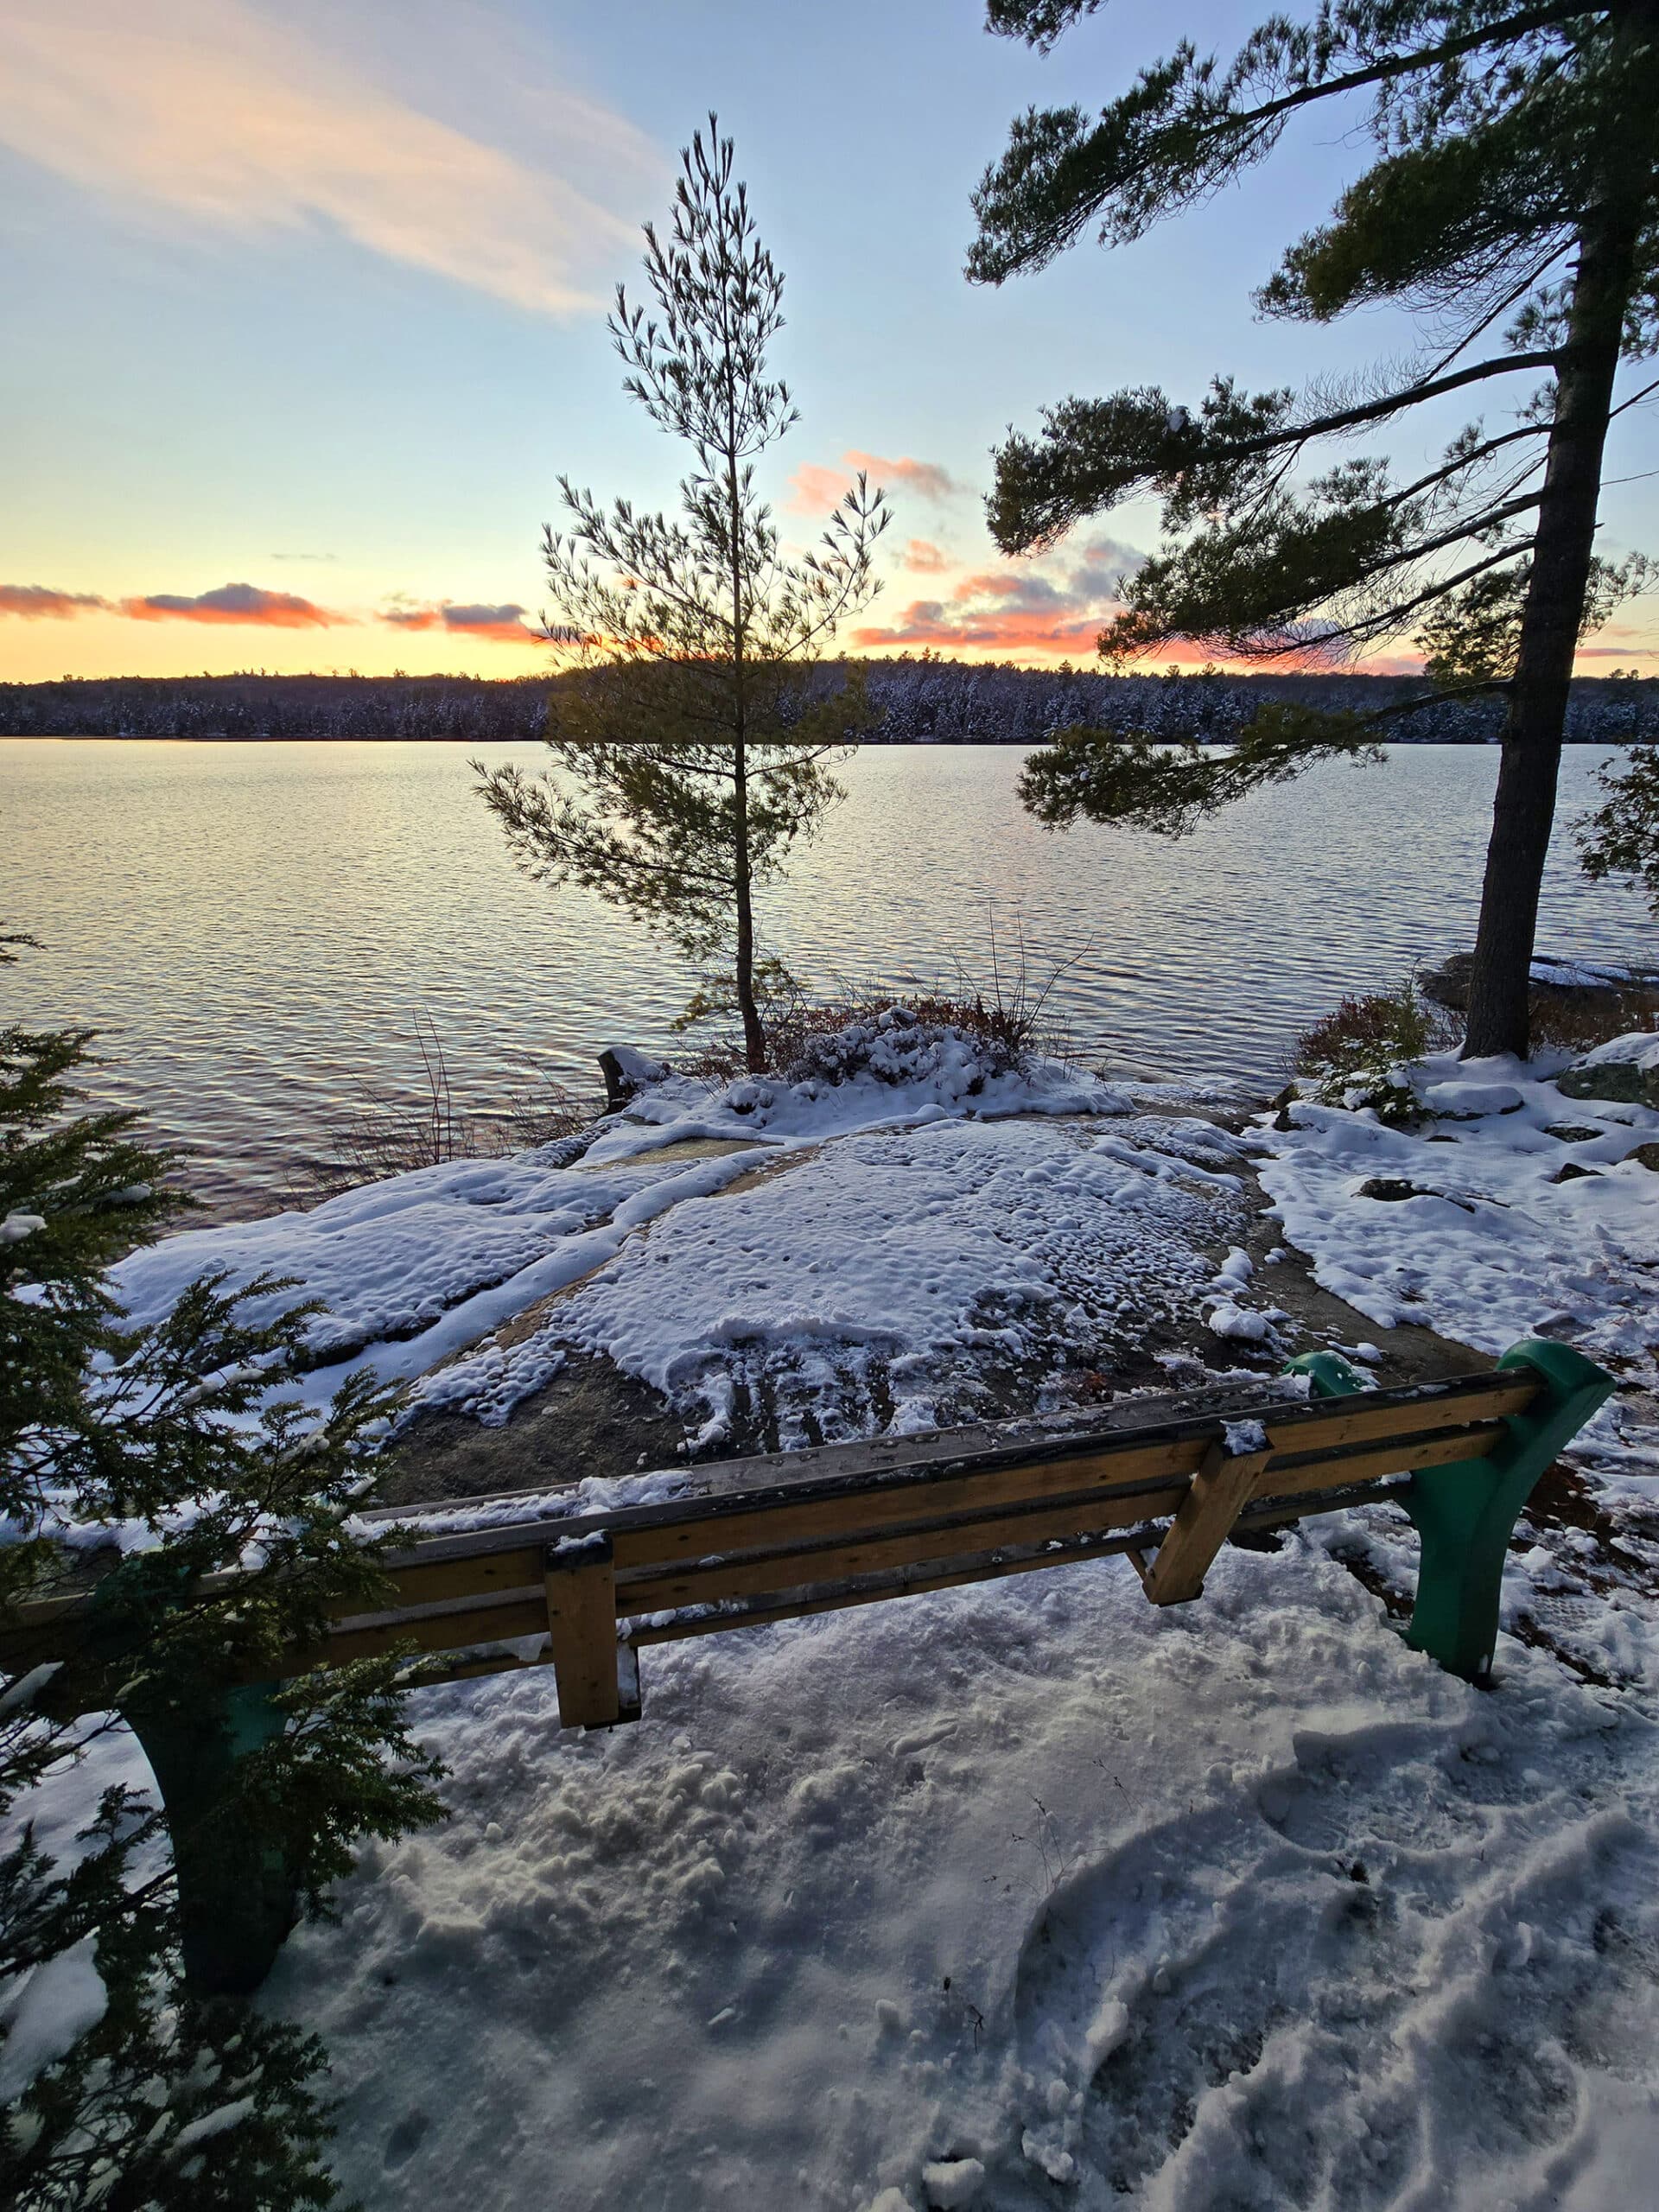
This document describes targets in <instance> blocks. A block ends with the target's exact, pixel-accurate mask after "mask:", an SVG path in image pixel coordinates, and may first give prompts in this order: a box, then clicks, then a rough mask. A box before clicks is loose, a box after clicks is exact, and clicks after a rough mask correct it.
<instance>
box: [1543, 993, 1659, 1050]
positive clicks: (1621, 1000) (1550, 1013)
mask: <svg viewBox="0 0 1659 2212" xmlns="http://www.w3.org/2000/svg"><path fill="white" fill-rule="evenodd" d="M1529 1020H1530V1030H1531V1037H1532V1046H1533V1050H1534V1051H1535V1052H1536V1051H1537V1049H1538V1048H1539V1046H1541V1045H1558V1046H1565V1047H1566V1048H1567V1050H1568V1051H1569V1052H1589V1051H1590V1049H1591V1048H1592V1046H1596V1045H1605V1044H1607V1043H1609V1042H1610V1041H1611V1039H1613V1038H1615V1037H1628V1036H1629V1035H1630V1033H1631V1031H1632V1030H1635V1029H1659V986H1656V985H1654V984H1651V983H1631V984H1630V985H1629V986H1628V988H1624V989H1622V990H1620V989H1613V990H1605V991H1575V990H1562V989H1560V988H1556V987H1554V986H1553V985H1544V984H1535V985H1534V987H1533V992H1532V1010H1531V1014H1530V1017H1529Z"/></svg>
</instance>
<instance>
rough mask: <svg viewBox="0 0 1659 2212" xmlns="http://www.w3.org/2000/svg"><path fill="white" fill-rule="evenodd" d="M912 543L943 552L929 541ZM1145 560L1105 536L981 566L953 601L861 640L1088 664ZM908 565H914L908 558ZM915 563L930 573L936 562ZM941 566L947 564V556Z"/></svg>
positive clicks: (884, 647) (932, 602)
mask: <svg viewBox="0 0 1659 2212" xmlns="http://www.w3.org/2000/svg"><path fill="white" fill-rule="evenodd" d="M912 545H920V546H922V547H924V548H925V552H926V554H928V555H934V556H937V555H938V547H937V546H933V545H931V544H930V543H928V541H927V540H926V539H914V540H912ZM908 551H909V549H908V548H907V549H906V552H907V554H908ZM1140 558H1141V556H1140V555H1139V554H1138V553H1137V552H1136V551H1135V549H1134V547H1133V546H1128V545H1121V544H1119V543H1117V542H1116V540H1115V539H1113V538H1109V537H1100V538H1093V539H1090V540H1088V541H1086V542H1085V543H1083V544H1082V545H1080V546H1079V547H1078V548H1077V551H1076V553H1075V554H1074V555H1072V556H1070V557H1069V558H1058V559H1057V558H1052V557H1051V558H1050V559H1048V560H1046V561H1043V562H1035V561H1028V562H1021V563H1020V565H1019V566H1018V567H1017V568H1016V567H1012V566H1010V567H1007V568H1001V569H982V570H980V571H979V572H978V573H977V574H976V575H969V576H964V577H963V579H962V581H961V582H959V583H958V584H957V586H956V587H955V588H954V589H953V590H952V591H951V593H950V596H949V597H948V598H947V599H917V600H912V601H911V603H910V605H909V606H908V607H905V608H904V609H903V611H902V612H901V613H899V617H898V619H897V620H895V621H893V622H890V623H887V624H886V625H885V626H870V627H868V628H867V629H861V630H856V631H855V632H854V633H853V639H854V642H855V644H856V645H861V646H863V647H864V648H865V650H866V651H874V652H898V651H899V650H900V649H908V648H914V647H916V646H918V645H928V646H931V647H932V648H934V649H935V650H936V651H938V652H962V653H970V654H972V653H982V654H983V653H988V654H994V655H995V657H996V658H999V659H1004V660H1007V659H1039V660H1061V659H1065V660H1077V659H1078V658H1084V659H1089V658H1091V657H1092V656H1093V653H1094V651H1095V645H1096V639H1098V638H1099V636H1100V633H1101V632H1102V631H1103V629H1104V628H1105V626H1106V625H1107V623H1108V622H1109V621H1110V620H1111V618H1112V616H1113V615H1114V614H1115V613H1116V612H1117V610H1118V607H1120V605H1121V604H1122V601H1121V599H1120V596H1119V594H1121V592H1122V588H1123V579H1124V575H1125V574H1126V573H1127V572H1128V571H1129V570H1131V569H1134V568H1135V566H1136V565H1137V564H1138V563H1139V561H1140ZM911 565H912V563H911V562H910V561H909V560H908V559H906V566H907V567H908V566H911ZM914 565H917V566H919V567H921V568H923V569H927V568H928V567H930V566H931V563H930V562H928V561H927V560H925V559H924V561H922V562H921V563H915V564H914ZM938 565H939V567H941V568H942V567H944V565H945V563H944V560H943V557H942V556H940V557H939V560H938ZM1171 658H1182V656H1181V655H1179V654H1174V655H1172V656H1171ZM1198 658H1199V659H1202V658H1203V656H1202V655H1198Z"/></svg>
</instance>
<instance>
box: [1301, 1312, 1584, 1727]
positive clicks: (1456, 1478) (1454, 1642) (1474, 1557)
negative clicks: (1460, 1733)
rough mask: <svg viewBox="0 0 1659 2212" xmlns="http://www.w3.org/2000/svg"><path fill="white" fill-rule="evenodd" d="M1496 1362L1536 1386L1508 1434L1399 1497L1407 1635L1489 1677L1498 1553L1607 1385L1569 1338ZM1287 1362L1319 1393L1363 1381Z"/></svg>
mask: <svg viewBox="0 0 1659 2212" xmlns="http://www.w3.org/2000/svg"><path fill="white" fill-rule="evenodd" d="M1498 1365H1499V1367H1501V1368H1517V1367H1525V1368H1530V1369H1531V1370H1533V1371H1534V1372H1535V1374H1537V1375H1538V1376H1541V1378H1542V1380H1543V1383H1544V1389H1543V1390H1542V1391H1541V1392H1540V1394H1539V1395H1538V1396H1537V1398H1535V1400H1534V1402H1533V1403H1532V1405H1531V1407H1530V1408H1529V1409H1528V1411H1527V1412H1525V1413H1524V1414H1510V1415H1509V1416H1508V1419H1507V1422H1506V1426H1507V1427H1508V1429H1509V1435H1508V1436H1507V1438H1506V1439H1505V1440H1504V1441H1503V1443H1502V1444H1500V1445H1499V1446H1498V1447H1497V1450H1496V1451H1495V1452H1492V1453H1491V1456H1490V1457H1489V1458H1487V1459H1459V1460H1453V1461H1452V1462H1451V1463H1450V1464H1449V1465H1446V1466H1443V1467H1426V1468H1424V1469H1423V1470H1421V1472H1417V1473H1414V1475H1413V1476H1412V1478H1411V1481H1410V1484H1409V1485H1408V1488H1407V1489H1406V1490H1405V1491H1404V1492H1403V1493H1402V1503H1403V1504H1404V1506H1405V1509H1406V1510H1407V1512H1408V1514H1410V1516H1411V1517H1412V1520H1413V1522H1414V1523H1415V1524H1416V1529H1417V1533H1418V1535H1419V1537H1420V1539H1421V1544H1422V1555H1421V1561H1420V1563H1419V1566H1418V1569H1417V1598H1416V1603H1415V1604H1414V1606H1413V1608H1412V1615H1411V1627H1410V1629H1409V1630H1408V1635H1407V1641H1408V1643H1410V1644H1411V1645H1412V1646H1413V1647H1414V1649H1417V1650H1419V1651H1426V1652H1427V1654H1428V1656H1429V1657H1430V1658H1431V1659H1434V1660H1437V1661H1438V1662H1440V1665H1441V1666H1442V1667H1444V1668H1445V1669H1446V1672H1447V1673H1448V1674H1452V1675H1461V1676H1462V1678H1463V1680H1464V1681H1466V1682H1482V1683H1484V1682H1488V1681H1491V1670H1492V1655H1493V1652H1494V1651H1495V1649H1497V1624H1498V1606H1499V1599H1500V1596H1501V1593H1502V1588H1503V1561H1504V1559H1505V1556H1506V1555H1507V1554H1508V1551H1509V1547H1510V1537H1511V1536H1512V1535H1514V1533H1515V1524H1516V1522H1517V1521H1518V1520H1519V1519H1520V1518H1521V1515H1522V1511H1523V1510H1525V1507H1526V1503H1527V1500H1528V1498H1529V1497H1531V1495H1532V1492H1533V1491H1534V1489H1535V1486H1536V1484H1537V1483H1538V1481H1539V1478H1541V1476H1542V1475H1543V1474H1545V1473H1546V1472H1547V1471H1548V1469H1549V1468H1550V1467H1551V1466H1552V1465H1554V1460H1555V1459H1556V1456H1557V1454H1558V1453H1559V1452H1560V1451H1561V1450H1562V1449H1563V1447H1564V1446H1567V1445H1568V1444H1570V1443H1571V1442H1572V1440H1573V1437H1574V1436H1575V1435H1576V1434H1577V1433H1578V1432H1579V1430H1580V1429H1581V1428H1582V1427H1584V1425H1585V1423H1586V1421H1589V1420H1590V1419H1591V1417H1592V1415H1593V1414H1595V1413H1596V1412H1597V1411H1598V1409H1599V1408H1600V1407H1601V1406H1603V1405H1604V1404H1605V1402H1606V1401H1607V1400H1608V1398H1609V1397H1611V1395H1612V1392H1613V1389H1614V1387H1615V1385H1614V1380H1613V1377H1612V1376H1611V1375H1608V1374H1606V1373H1605V1371H1604V1370H1602V1369H1601V1368H1599V1367H1598V1366H1596V1365H1595V1364H1594V1363H1593V1362H1592V1361H1591V1360H1588V1359H1586V1358H1585V1357H1584V1355H1583V1354H1582V1353H1581V1352H1577V1351H1573V1348H1572V1346H1571V1345H1570V1344H1551V1343H1548V1342H1546V1341H1543V1340H1541V1339H1532V1340H1530V1341H1529V1342H1528V1343H1525V1344H1516V1346H1515V1347H1514V1349H1513V1350H1512V1351H1506V1352H1505V1353H1504V1355H1503V1357H1502V1359H1500V1360H1499V1361H1498ZM1290 1369H1291V1371H1292V1372H1293V1373H1297V1374H1303V1375H1307V1376H1311V1377H1312V1379H1313V1394H1314V1395H1315V1396H1316V1397H1320V1398H1333V1397H1344V1396H1346V1395H1348V1394H1349V1393H1350V1392H1351V1391H1356V1390H1361V1389H1364V1388H1365V1387H1366V1384H1367V1382H1368V1380H1369V1378H1368V1377H1366V1376H1363V1375H1362V1374H1361V1373H1360V1372H1359V1370H1357V1368H1354V1367H1351V1366H1350V1365H1349V1363H1348V1362H1347V1361H1346V1360H1345V1359H1344V1358H1343V1357H1341V1356H1340V1354H1339V1353H1337V1352H1330V1351H1315V1352H1304V1353H1303V1355H1302V1356H1301V1357H1300V1359H1294V1360H1292V1361H1291V1363H1290Z"/></svg>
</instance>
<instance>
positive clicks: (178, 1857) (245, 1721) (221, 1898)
mask: <svg viewBox="0 0 1659 2212" xmlns="http://www.w3.org/2000/svg"><path fill="white" fill-rule="evenodd" d="M281 1688H282V1684H281V1683H280V1682H251V1683H246V1684H244V1685H243V1686H241V1687H239V1688H235V1689H227V1690H217V1691H213V1692H210V1693H207V1694H205V1695H204V1696H203V1698H202V1700H201V1701H200V1703H199V1704H198V1705H196V1706H195V1707H193V1708H192V1710H191V1711H189V1712H188V1713H181V1712H177V1711H159V1710H156V1709H154V1708H151V1709H148V1710H146V1709H144V1708H143V1707H137V1708H135V1707H124V1708H123V1710H122V1714H121V1717H122V1719H124V1721H125V1722H126V1723H127V1726H129V1727H130V1729H131V1730H132V1732H133V1734H134V1735H135V1736H136V1737H137V1738H138V1742H139V1745H141V1747H142V1749H143V1754H144V1757H145V1758H147V1759H148V1760H149V1764H150V1770H151V1771H152V1772H153V1773H154V1775H155V1777H156V1789H157V1793H158V1795H159V1796H160V1798H161V1801H162V1804H163V1805H164V1806H165V1807H166V1808H167V1825H168V1834H169V1835H170V1837H171V1839H172V1845H173V1866H174V1874H175V1881H176V1883H177V1888H178V1900H179V1932H180V1937H181V1946H182V1949H183V1953H184V1979H185V1985H186V1986H187V1987H188V1989H189V1990H190V1991H191V1993H193V1995H196V1996H201V1997H245V1996H247V1995H249V1994H250V1993H251V1992H252V1991H254V1990H256V1989H257V1987H258V1986H259V1985H260V1983H261V1982H262V1981H263V1980H264V1978H265V1976H266V1975H267V1974H269V1973H270V1969H271V1966H272V1964H273V1962H274V1961H275V1960H276V1956H277V1952H278V1951H279V1950H280V1949H281V1948H282V1945H283V1938H284V1937H285V1936H287V1935H288V1933H289V1929H291V1928H292V1927H293V1926H294V1924H295V1922H296V1920H297V1919H298V1917H299V1908H298V1901H297V1898H296V1891H295V1885H294V1879H293V1875H292V1872H291V1870H290V1868H289V1866H288V1865H287V1864H286V1863H285V1861H284V1859H283V1853H281V1852H280V1851H275V1850H272V1849H271V1848H270V1846H269V1845H268V1844H267V1843H265V1842H264V1840H262V1839H261V1837H260V1836H259V1834H258V1833H257V1831H256V1830H255V1829H254V1828H252V1827H250V1826H248V1825H247V1823H246V1822H245V1821H242V1820H240V1819H238V1816H237V1812H236V1808H235V1802H234V1799H235V1791H234V1785H233V1779H232V1777H234V1774H235V1771H236V1768H237V1766H238V1763H239V1762H240V1761H241V1760H243V1759H245V1758H247V1757H248V1755H249V1754H250V1753H251V1752H253V1751H257V1750H258V1749H259V1748H260V1746H261V1745H264V1744H267V1743H269V1742H270V1740H271V1739H272V1738H274V1737H277V1736H280V1735H281V1734H282V1732H283V1728H284V1726H286V1719H287V1717H286V1715H285V1714H284V1713H283V1711H282V1708H281V1707H279V1706H278V1705H277V1701H276V1694H277V1691H279V1690H280V1689H281Z"/></svg>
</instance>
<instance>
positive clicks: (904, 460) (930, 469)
mask: <svg viewBox="0 0 1659 2212" xmlns="http://www.w3.org/2000/svg"><path fill="white" fill-rule="evenodd" d="M859 474H863V475H866V476H868V478H869V480H870V481H871V483H872V484H875V485H880V486H882V487H883V488H884V489H886V490H888V491H891V490H892V489H893V486H899V487H900V488H902V489H903V490H905V491H906V492H914V493H918V494H919V496H920V497H921V498H922V499H950V498H951V497H952V496H953V494H954V493H957V492H959V491H960V490H961V489H962V488H963V487H962V486H961V485H959V484H958V483H957V480H956V479H955V477H954V476H952V475H951V474H950V470H949V469H948V468H941V467H939V466H938V463H937V462H935V461H912V460H911V459H910V457H909V456H908V455H907V454H899V458H898V459H897V460H896V461H889V460H887V459H886V458H884V457H883V455H881V454H879V453H861V452H860V450H859V449H858V448H857V447H856V446H853V447H850V448H849V449H848V451H847V452H845V453H844V454H842V456H841V465H840V467H837V468H826V467H824V465H823V462H822V461H803V463H802V464H801V466H800V467H798V469H797V470H796V471H795V474H793V475H792V476H791V478H790V480H789V481H790V485H791V496H790V498H788V499H785V502H784V512H785V514H791V515H827V514H829V513H832V512H834V510H835V509H836V507H837V506H839V505H840V504H841V502H842V498H843V497H844V496H845V494H846V493H848V492H849V491H850V490H851V489H852V484H853V479H854V478H855V476H857V475H859ZM917 542H918V543H919V542H920V541H919V540H918V541H917Z"/></svg>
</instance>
